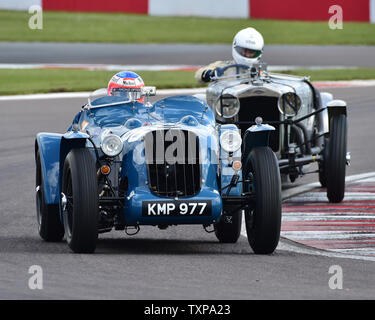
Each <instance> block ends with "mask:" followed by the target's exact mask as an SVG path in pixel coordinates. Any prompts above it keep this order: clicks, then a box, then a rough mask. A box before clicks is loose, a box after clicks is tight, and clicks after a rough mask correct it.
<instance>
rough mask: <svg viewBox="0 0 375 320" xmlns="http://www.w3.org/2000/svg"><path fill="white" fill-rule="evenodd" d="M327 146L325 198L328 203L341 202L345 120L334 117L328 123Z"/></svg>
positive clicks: (345, 140)
mask: <svg viewBox="0 0 375 320" xmlns="http://www.w3.org/2000/svg"><path fill="white" fill-rule="evenodd" d="M329 131H330V133H329V139H328V145H327V146H326V148H327V150H326V157H325V159H324V173H325V177H326V185H327V197H328V200H329V201H330V202H336V203H337V202H341V201H342V200H343V199H344V195H345V171H346V146H347V118H346V115H344V114H340V115H334V116H333V117H332V118H331V121H330V129H329Z"/></svg>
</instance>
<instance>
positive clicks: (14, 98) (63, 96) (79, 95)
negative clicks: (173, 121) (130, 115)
mask: <svg viewBox="0 0 375 320" xmlns="http://www.w3.org/2000/svg"><path fill="white" fill-rule="evenodd" d="M205 92H206V88H191V89H190V88H186V89H161V90H157V91H156V93H157V94H158V95H173V94H195V93H205ZM91 93H92V92H59V93H40V94H26V95H14V96H0V101H18V100H48V99H69V98H84V99H87V98H88V97H89V95H90V94H91Z"/></svg>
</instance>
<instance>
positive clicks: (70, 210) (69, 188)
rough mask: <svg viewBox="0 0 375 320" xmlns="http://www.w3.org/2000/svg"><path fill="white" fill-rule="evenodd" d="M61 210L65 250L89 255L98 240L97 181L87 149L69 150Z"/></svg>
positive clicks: (65, 167) (91, 158) (92, 161)
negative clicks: (65, 241) (66, 245)
mask: <svg viewBox="0 0 375 320" xmlns="http://www.w3.org/2000/svg"><path fill="white" fill-rule="evenodd" d="M61 197H62V200H61V206H62V210H63V220H64V228H65V234H66V240H67V242H68V245H69V247H70V248H71V249H72V250H73V251H74V252H76V253H92V252H94V251H95V249H96V242H97V239H98V210H99V205H98V201H99V200H98V181H97V175H96V166H95V162H94V159H93V157H92V156H91V154H90V151H89V150H88V149H84V148H80V149H73V150H71V151H70V152H69V154H68V155H67V157H66V159H65V162H64V169H63V179H62V194H61Z"/></svg>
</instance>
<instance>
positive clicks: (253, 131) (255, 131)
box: [242, 124, 275, 161]
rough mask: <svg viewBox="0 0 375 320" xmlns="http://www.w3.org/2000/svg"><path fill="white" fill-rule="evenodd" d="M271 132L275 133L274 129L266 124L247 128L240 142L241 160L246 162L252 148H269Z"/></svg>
mask: <svg viewBox="0 0 375 320" xmlns="http://www.w3.org/2000/svg"><path fill="white" fill-rule="evenodd" d="M272 131H275V128H274V127H273V126H270V125H268V124H256V125H253V126H251V127H250V128H248V129H247V130H246V132H245V134H244V136H243V141H242V160H243V161H246V159H247V156H248V155H249V153H250V151H251V150H252V149H253V148H256V147H267V146H269V140H270V134H271V133H272Z"/></svg>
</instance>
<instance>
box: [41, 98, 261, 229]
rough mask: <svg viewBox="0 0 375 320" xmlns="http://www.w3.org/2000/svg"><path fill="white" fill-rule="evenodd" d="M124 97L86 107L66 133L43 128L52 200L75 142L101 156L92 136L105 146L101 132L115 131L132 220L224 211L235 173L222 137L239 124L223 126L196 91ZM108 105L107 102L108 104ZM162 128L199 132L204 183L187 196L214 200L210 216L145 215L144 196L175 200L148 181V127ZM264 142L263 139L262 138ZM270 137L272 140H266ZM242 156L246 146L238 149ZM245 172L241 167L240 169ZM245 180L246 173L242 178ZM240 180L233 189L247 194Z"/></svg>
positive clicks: (183, 219) (172, 219)
mask: <svg viewBox="0 0 375 320" xmlns="http://www.w3.org/2000/svg"><path fill="white" fill-rule="evenodd" d="M119 99H120V98H119V97H110V96H106V97H102V98H99V99H97V100H95V101H94V102H92V103H91V104H90V106H87V107H86V108H83V109H82V110H81V111H80V112H79V113H78V114H77V115H76V116H75V117H74V119H73V122H72V124H71V125H70V126H69V128H68V130H67V132H66V133H64V134H55V133H39V134H38V135H37V137H36V142H35V152H36V153H37V152H38V151H39V152H40V159H41V168H42V174H43V178H44V179H43V181H44V185H43V186H41V187H43V188H44V195H45V202H46V204H59V202H60V194H61V179H62V177H61V176H62V170H63V165H64V161H65V157H66V156H67V154H68V153H69V151H70V150H72V149H74V148H83V147H86V148H89V149H90V150H92V151H93V152H92V154H93V157H95V153H94V148H93V145H92V142H93V143H94V144H95V145H96V147H97V149H98V150H99V151H100V152H101V150H100V144H101V137H102V135H103V134H104V133H106V132H108V131H110V132H111V133H113V134H116V135H118V136H119V137H121V139H122V141H123V143H124V145H123V150H122V152H121V154H120V155H119V156H118V157H117V158H116V159H117V162H118V163H119V164H120V165H119V166H120V168H121V169H120V170H119V176H118V177H117V178H118V179H119V180H121V179H124V178H125V177H126V178H127V181H128V186H127V190H126V194H125V196H124V199H123V201H124V206H123V209H122V210H123V215H124V220H125V222H126V225H142V224H145V225H159V224H204V225H205V224H211V223H213V222H215V221H218V219H219V218H220V216H221V211H222V207H223V203H222V198H221V191H220V190H221V188H223V187H224V186H226V185H228V184H229V183H230V181H231V179H232V176H233V174H234V170H233V169H232V168H231V167H230V166H229V163H228V160H227V159H228V154H227V153H226V152H225V151H223V150H222V149H221V147H220V143H219V137H220V134H221V132H223V131H224V130H238V129H237V127H236V126H234V125H223V126H219V125H218V124H217V123H216V121H215V115H214V113H213V111H212V110H211V109H210V108H209V107H208V105H207V104H206V103H205V102H203V101H201V100H199V99H197V98H195V97H192V96H186V95H181V96H173V97H168V98H165V99H161V100H158V101H156V102H155V103H153V104H152V105H149V106H148V107H147V108H146V107H145V104H143V103H140V102H137V101H136V102H122V101H121V100H119ZM103 105H104V106H103ZM160 128H171V129H173V128H176V129H183V130H187V131H191V132H193V133H195V134H196V136H197V137H198V138H199V145H200V157H201V179H202V180H201V189H200V192H199V193H198V194H196V195H194V196H193V197H191V198H183V200H186V201H189V200H194V201H197V200H211V204H212V207H211V208H212V211H211V215H210V216H152V217H149V216H142V202H143V201H160V200H168V201H171V200H173V199H174V198H173V197H172V198H163V197H160V196H158V195H155V194H154V193H153V192H152V191H151V189H150V186H149V185H148V172H147V166H146V164H145V161H144V160H145V152H144V141H143V138H144V136H145V134H146V133H147V132H150V131H153V130H156V129H160ZM262 143H263V142H262ZM264 143H266V142H264ZM233 157H234V158H238V159H241V149H240V150H238V151H237V152H235V153H234V154H233ZM239 175H240V176H241V172H239ZM239 180H241V178H240V179H239ZM241 192H242V185H241V183H238V184H237V186H236V187H234V188H232V189H231V190H230V193H229V195H234V196H236V195H237V196H238V195H241Z"/></svg>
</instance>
